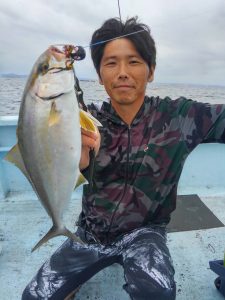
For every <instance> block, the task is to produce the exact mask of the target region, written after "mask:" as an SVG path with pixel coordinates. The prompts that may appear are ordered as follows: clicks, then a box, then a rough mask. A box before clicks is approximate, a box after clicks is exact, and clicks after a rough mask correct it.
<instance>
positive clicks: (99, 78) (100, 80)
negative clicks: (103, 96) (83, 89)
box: [98, 76, 103, 85]
mask: <svg viewBox="0 0 225 300" xmlns="http://www.w3.org/2000/svg"><path fill="white" fill-rule="evenodd" d="M98 82H99V83H100V84H101V85H103V82H102V79H101V77H100V76H99V77H98Z"/></svg>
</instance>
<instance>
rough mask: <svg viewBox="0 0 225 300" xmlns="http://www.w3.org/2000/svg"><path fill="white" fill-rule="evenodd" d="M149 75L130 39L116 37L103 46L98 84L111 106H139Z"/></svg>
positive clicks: (149, 72) (151, 71)
mask: <svg viewBox="0 0 225 300" xmlns="http://www.w3.org/2000/svg"><path fill="white" fill-rule="evenodd" d="M153 74H154V69H153V68H152V70H150V69H149V67H148V65H147V63H146V62H145V61H144V60H143V58H142V57H141V56H140V54H139V53H138V52H137V50H136V48H135V47H134V45H133V43H132V42H131V41H130V40H128V39H125V38H119V39H116V40H114V41H111V42H109V43H108V44H107V45H106V46H105V49H104V53H103V57H102V60H101V63H100V79H99V81H100V83H101V84H103V85H104V87H105V89H106V92H107V93H108V95H109V96H110V98H111V101H112V104H113V105H114V106H117V107H118V105H119V106H120V105H131V104H133V103H134V102H135V103H136V104H138V103H139V104H141V103H142V102H143V101H144V96H145V90H146V85H147V83H148V81H152V80H153Z"/></svg>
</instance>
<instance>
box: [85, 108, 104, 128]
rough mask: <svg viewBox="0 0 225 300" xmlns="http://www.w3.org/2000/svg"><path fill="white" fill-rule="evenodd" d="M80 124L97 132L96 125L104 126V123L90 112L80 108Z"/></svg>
mask: <svg viewBox="0 0 225 300" xmlns="http://www.w3.org/2000/svg"><path fill="white" fill-rule="evenodd" d="M80 126H81V128H83V129H85V130H88V131H92V132H96V126H102V124H101V123H100V122H99V121H98V120H97V119H96V118H94V117H93V116H92V115H91V114H90V113H88V112H86V111H84V110H82V109H80Z"/></svg>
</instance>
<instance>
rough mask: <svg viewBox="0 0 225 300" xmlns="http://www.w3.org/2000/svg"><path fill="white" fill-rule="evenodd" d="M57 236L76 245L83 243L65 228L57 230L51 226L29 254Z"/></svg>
mask: <svg viewBox="0 0 225 300" xmlns="http://www.w3.org/2000/svg"><path fill="white" fill-rule="evenodd" d="M59 235H64V236H67V237H68V238H70V239H72V240H73V241H74V242H76V243H80V244H84V242H83V241H82V240H81V239H80V238H79V237H78V236H76V235H75V234H73V233H72V232H71V231H70V230H68V229H67V228H65V227H64V228H62V229H59V228H58V227H56V226H54V225H53V226H52V228H51V229H50V230H49V231H48V232H47V234H46V235H45V236H44V237H43V238H42V239H41V240H40V241H39V242H38V243H37V244H36V245H35V246H34V248H33V249H32V250H31V252H34V251H35V250H37V249H38V248H39V247H40V246H42V245H43V244H45V243H46V242H47V241H48V240H50V239H52V238H54V237H56V236H59Z"/></svg>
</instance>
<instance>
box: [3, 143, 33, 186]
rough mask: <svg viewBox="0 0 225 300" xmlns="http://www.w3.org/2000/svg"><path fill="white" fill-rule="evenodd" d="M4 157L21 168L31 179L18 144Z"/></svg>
mask: <svg viewBox="0 0 225 300" xmlns="http://www.w3.org/2000/svg"><path fill="white" fill-rule="evenodd" d="M4 159H5V160H7V161H9V162H11V163H12V164H14V165H15V166H17V168H19V169H20V170H21V171H22V172H23V174H24V175H25V176H26V177H27V179H28V180H30V177H29V175H28V173H27V170H26V167H25V165H24V162H23V158H22V156H21V153H20V150H19V147H18V144H16V145H15V146H13V147H12V149H11V150H10V151H9V152H8V153H7V154H6V156H5V157H4Z"/></svg>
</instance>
